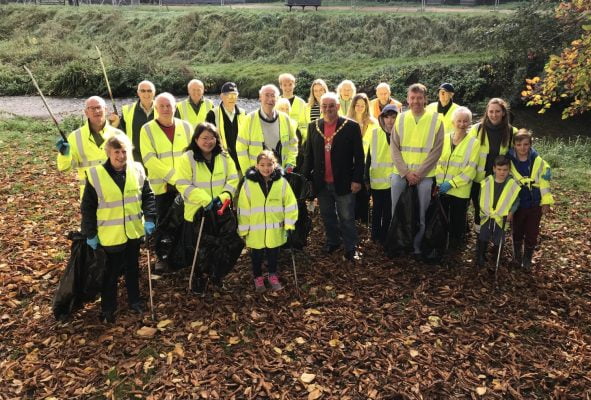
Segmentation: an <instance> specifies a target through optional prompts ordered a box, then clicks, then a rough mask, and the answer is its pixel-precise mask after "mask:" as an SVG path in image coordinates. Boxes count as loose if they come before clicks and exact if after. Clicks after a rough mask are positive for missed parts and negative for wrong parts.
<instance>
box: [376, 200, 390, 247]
mask: <svg viewBox="0 0 591 400" xmlns="http://www.w3.org/2000/svg"><path fill="white" fill-rule="evenodd" d="M371 198H372V199H373V214H372V216H371V238H372V240H375V241H378V242H380V243H384V242H385V240H386V236H388V228H389V227H390V221H391V220H392V194H391V192H390V189H371Z"/></svg>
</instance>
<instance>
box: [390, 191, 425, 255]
mask: <svg viewBox="0 0 591 400" xmlns="http://www.w3.org/2000/svg"><path fill="white" fill-rule="evenodd" d="M419 223H420V222H419V196H418V193H417V187H416V186H410V185H408V184H407V185H406V189H404V191H403V192H402V194H401V195H400V199H399V200H398V203H397V204H396V209H395V211H394V216H393V218H392V221H391V222H390V228H389V229H388V236H387V237H386V242H385V243H384V248H385V250H386V255H387V256H388V257H391V258H392V257H397V256H398V255H400V253H403V252H412V251H413V241H414V237H415V236H416V234H417V233H418V231H419Z"/></svg>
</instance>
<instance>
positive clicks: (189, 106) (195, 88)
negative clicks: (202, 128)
mask: <svg viewBox="0 0 591 400" xmlns="http://www.w3.org/2000/svg"><path fill="white" fill-rule="evenodd" d="M187 92H188V93H189V97H188V98H187V99H185V100H183V101H181V102H180V103H177V105H176V112H175V114H174V116H175V117H176V118H180V119H184V120H185V121H187V122H189V123H190V124H191V126H193V128H194V127H196V126H197V125H199V124H200V123H201V122H204V121H205V117H206V116H207V113H208V112H209V111H210V110H211V109H212V108H213V102H212V101H211V100H209V99H206V98H205V97H203V93H205V86H203V82H201V81H200V80H199V79H191V81H190V82H189V84H188V85H187Z"/></svg>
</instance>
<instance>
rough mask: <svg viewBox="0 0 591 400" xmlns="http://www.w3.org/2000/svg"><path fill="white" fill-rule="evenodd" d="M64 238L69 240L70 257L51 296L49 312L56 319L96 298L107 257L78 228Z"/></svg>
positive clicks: (102, 278)
mask: <svg viewBox="0 0 591 400" xmlns="http://www.w3.org/2000/svg"><path fill="white" fill-rule="evenodd" d="M68 239H69V240H71V241H72V245H71V247H70V259H69V261H68V265H67V266H66V269H65V270H64V273H63V275H62V277H61V278H60V282H59V284H58V287H57V290H56V291H55V294H54V296H53V306H52V309H53V315H54V316H55V318H56V319H58V320H63V319H65V318H67V317H68V316H70V315H71V314H72V313H73V312H74V311H76V310H77V309H79V308H80V307H82V305H84V303H88V302H91V301H94V300H95V299H96V298H97V296H98V295H99V294H100V291H101V288H102V285H103V280H104V276H105V268H106V261H107V256H106V254H105V251H104V250H103V249H102V248H100V247H99V248H98V249H97V250H93V249H92V248H91V247H90V246H88V245H87V244H86V236H84V235H82V234H81V233H80V232H70V233H69V234H68Z"/></svg>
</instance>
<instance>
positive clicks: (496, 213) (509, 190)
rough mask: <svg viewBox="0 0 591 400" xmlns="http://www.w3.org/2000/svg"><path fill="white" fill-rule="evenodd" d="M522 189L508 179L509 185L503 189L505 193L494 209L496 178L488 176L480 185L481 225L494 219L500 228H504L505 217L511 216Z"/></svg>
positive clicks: (513, 180) (511, 179)
mask: <svg viewBox="0 0 591 400" xmlns="http://www.w3.org/2000/svg"><path fill="white" fill-rule="evenodd" d="M520 189H521V188H520V187H519V185H518V184H517V182H516V181H515V179H513V178H511V177H509V178H507V183H505V186H504V187H503V192H502V193H501V196H500V197H499V200H498V201H497V206H496V207H495V208H493V201H494V190H495V177H494V176H492V175H489V176H487V177H486V178H485V179H484V180H483V181H482V182H481V183H480V223H481V225H484V224H485V223H486V221H488V220H489V219H490V218H493V219H494V220H495V222H496V224H497V225H498V226H499V227H502V226H503V217H506V216H507V215H509V211H511V206H512V205H513V203H514V202H515V200H516V199H517V197H518V196H519V190H520Z"/></svg>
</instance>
